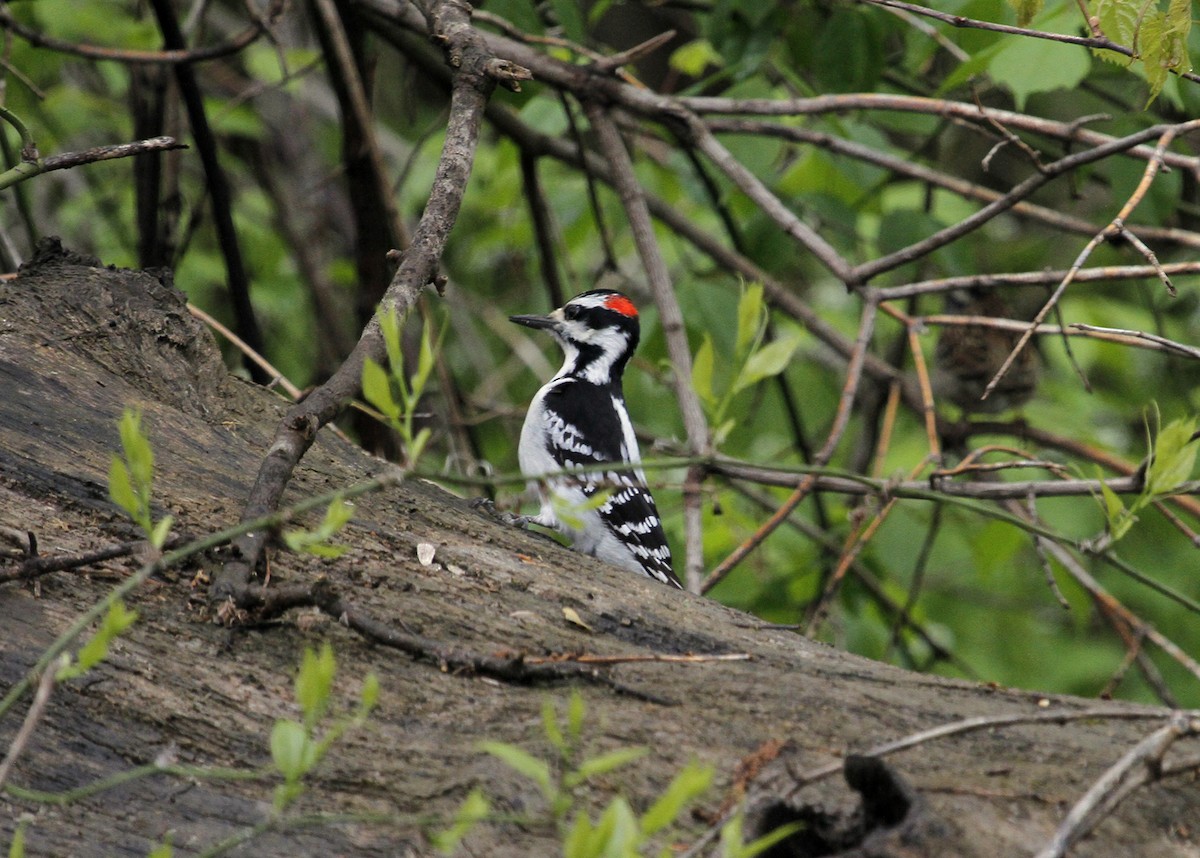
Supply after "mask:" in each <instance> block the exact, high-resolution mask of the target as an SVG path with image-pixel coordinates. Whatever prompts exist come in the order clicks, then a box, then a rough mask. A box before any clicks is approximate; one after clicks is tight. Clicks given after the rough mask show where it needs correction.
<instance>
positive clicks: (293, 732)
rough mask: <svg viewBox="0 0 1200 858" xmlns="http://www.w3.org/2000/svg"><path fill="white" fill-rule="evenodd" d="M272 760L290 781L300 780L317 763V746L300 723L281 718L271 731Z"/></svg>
mask: <svg viewBox="0 0 1200 858" xmlns="http://www.w3.org/2000/svg"><path fill="white" fill-rule="evenodd" d="M271 759H272V760H273V761H274V763H275V768H277V769H279V771H280V773H281V774H282V775H283V776H284V777H285V778H286V779H287V780H288V781H297V780H299V779H300V778H301V777H302V776H303V775H304V774H305V772H307V771H308V770H309V769H311V768H312V767H313V764H314V763H315V762H316V746H315V745H314V744H313V742H312V740H311V739H310V738H309V736H308V731H306V730H305V729H304V726H303V725H302V724H301V723H300V722H299V721H291V720H289V719H286V718H281V719H279V720H278V721H276V722H275V726H274V727H273V728H272V729H271Z"/></svg>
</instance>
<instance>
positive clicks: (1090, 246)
mask: <svg viewBox="0 0 1200 858" xmlns="http://www.w3.org/2000/svg"><path fill="white" fill-rule="evenodd" d="M1198 128H1200V119H1193V120H1191V121H1190V122H1183V123H1180V124H1178V125H1169V126H1166V127H1165V128H1163V127H1161V126H1155V128H1154V129H1150V130H1154V131H1156V132H1157V136H1158V145H1157V146H1155V148H1154V155H1153V157H1151V158H1150V160H1149V161H1148V162H1147V164H1146V169H1145V170H1144V171H1143V173H1142V179H1141V181H1140V182H1138V186H1137V188H1135V189H1134V192H1133V193H1132V194H1131V195H1130V196H1129V198H1128V199H1127V200H1126V201H1125V204H1124V205H1123V206H1121V210H1120V211H1118V212H1117V214H1116V216H1115V217H1114V218H1113V219H1112V222H1111V223H1110V224H1109V225H1108V226H1107V227H1105V228H1104V229H1102V230H1100V232H1098V233H1096V235H1094V236H1093V237H1092V239H1091V240H1090V241H1089V242H1088V243H1087V244H1086V245H1085V246H1084V248H1083V250H1081V251H1080V252H1079V255H1078V256H1077V257H1076V258H1075V262H1074V264H1073V265H1072V266H1071V268H1070V269H1068V271H1067V273H1066V276H1065V277H1063V279H1062V282H1060V283H1059V284H1058V287H1057V288H1056V289H1055V290H1054V292H1053V294H1051V296H1050V297H1049V298H1048V299H1047V300H1046V303H1045V305H1044V306H1043V307H1042V309H1041V310H1039V311H1038V313H1037V315H1036V316H1034V317H1033V319H1032V320H1031V321H1030V322H1029V325H1028V327H1027V329H1026V330H1025V332H1024V333H1023V334H1021V337H1020V339H1019V340H1017V343H1016V345H1014V346H1013V349H1012V351H1011V352H1010V353H1009V355H1008V357H1007V358H1005V359H1004V363H1002V364H1001V365H1000V369H998V370H997V371H996V374H995V375H994V376H993V377H992V380H991V381H989V382H988V383H987V386H986V387H985V388H984V390H983V396H982V397H981V399H987V398H988V395H989V394H990V393H991V392H992V391H993V390H995V388H996V385H997V384H999V383H1000V380H1001V379H1002V378H1003V377H1004V375H1005V374H1006V373H1007V372H1008V370H1009V368H1010V367H1011V366H1012V365H1013V362H1014V361H1015V360H1016V359H1017V356H1018V355H1019V354H1020V353H1021V351H1022V350H1023V349H1024V348H1025V347H1026V345H1028V343H1029V340H1030V338H1031V337H1032V336H1033V334H1034V331H1035V330H1036V329H1037V326H1038V325H1040V324H1041V323H1042V322H1043V321H1045V319H1046V316H1047V315H1048V314H1049V312H1050V310H1051V309H1052V308H1053V307H1054V305H1055V304H1057V303H1058V300H1059V298H1061V297H1062V294H1063V293H1064V292H1065V291H1066V290H1067V287H1068V286H1070V285H1071V283H1072V281H1074V279H1075V275H1076V274H1077V273H1078V272H1079V269H1081V268H1082V267H1083V264H1084V262H1086V261H1087V258H1088V257H1089V256H1091V253H1092V251H1093V250H1094V249H1095V248H1096V246H1097V245H1099V244H1100V242H1101V241H1104V240H1105V239H1107V238H1108V237H1109V236H1110V235H1112V234H1113V233H1114V232H1117V231H1119V230H1120V229H1121V228H1122V226H1123V225H1124V223H1125V219H1126V218H1127V217H1129V215H1130V213H1131V212H1132V211H1133V210H1134V208H1136V207H1137V205H1138V203H1140V202H1141V201H1142V198H1143V197H1144V196H1145V195H1146V192H1147V191H1148V190H1149V188H1150V184H1151V183H1152V182H1153V180H1154V177H1155V176H1156V175H1158V171H1159V170H1160V169H1161V168H1162V165H1163V158H1164V156H1165V153H1166V151H1167V147H1168V146H1170V145H1171V141H1172V140H1174V139H1175V137H1176V136H1178V135H1181V134H1188V133H1190V132H1192V131H1195V130H1196V129H1198ZM1126 139H1128V138H1126ZM1093 151H1095V150H1093ZM1081 154H1083V153H1081ZM1069 157H1074V156H1069ZM1063 160H1066V159H1063ZM1055 163H1056V164H1060V163H1062V161H1057V162H1055ZM1051 166H1053V165H1051ZM1026 181H1027V182H1028V181H1029V180H1026ZM1022 184H1025V183H1022ZM1160 270H1161V269H1160ZM1164 276H1165V275H1164ZM1167 283H1168V285H1169V284H1170V281H1169V280H1167Z"/></svg>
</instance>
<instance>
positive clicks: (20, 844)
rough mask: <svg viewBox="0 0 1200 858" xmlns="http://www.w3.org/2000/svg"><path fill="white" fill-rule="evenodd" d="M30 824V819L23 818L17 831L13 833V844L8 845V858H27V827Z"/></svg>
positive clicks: (18, 824)
mask: <svg viewBox="0 0 1200 858" xmlns="http://www.w3.org/2000/svg"><path fill="white" fill-rule="evenodd" d="M28 824H29V820H28V818H22V819H21V821H20V822H18V823H17V830H16V831H14V832H13V839H12V843H10V844H9V845H8V858H25V827H26V826H27V825H28Z"/></svg>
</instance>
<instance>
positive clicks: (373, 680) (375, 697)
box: [358, 672, 379, 714]
mask: <svg viewBox="0 0 1200 858" xmlns="http://www.w3.org/2000/svg"><path fill="white" fill-rule="evenodd" d="M378 703H379V676H378V675H377V674H375V673H374V672H371V673H368V674H367V675H366V676H365V677H363V684H362V691H360V692H359V693H358V705H359V706H360V707H361V708H362V710H363V713H364V714H365V713H368V712H370V711H371V710H372V709H374V708H375V706H376V705H377V704H378Z"/></svg>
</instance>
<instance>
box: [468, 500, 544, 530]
mask: <svg viewBox="0 0 1200 858" xmlns="http://www.w3.org/2000/svg"><path fill="white" fill-rule="evenodd" d="M471 506H473V507H474V508H475V509H477V510H479V511H480V512H482V513H484V514H485V515H488V516H490V517H491V518H494V519H496V521H498V522H500V523H501V524H507V525H508V526H509V527H521V528H524V527H525V526H526V525H527V524H529V521H530V518H529V516H527V515H519V514H517V513H515V512H504V511H502V510H499V509H496V503H495V502H494V501H493V500H492V499H491V498H475V499H474V500H472V501H471Z"/></svg>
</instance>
